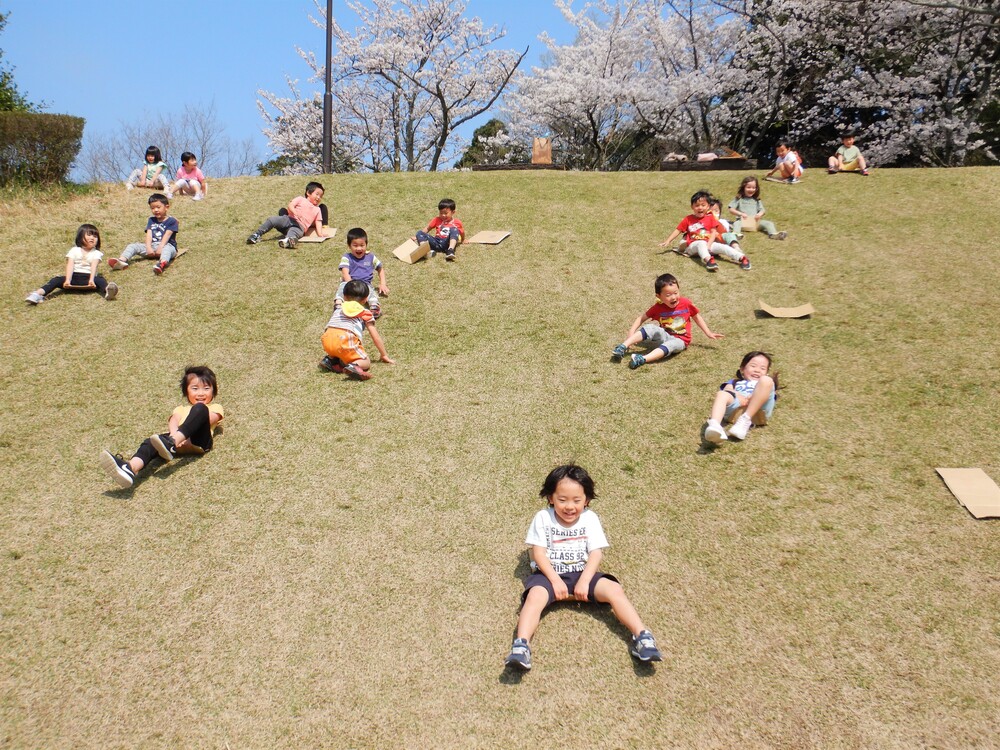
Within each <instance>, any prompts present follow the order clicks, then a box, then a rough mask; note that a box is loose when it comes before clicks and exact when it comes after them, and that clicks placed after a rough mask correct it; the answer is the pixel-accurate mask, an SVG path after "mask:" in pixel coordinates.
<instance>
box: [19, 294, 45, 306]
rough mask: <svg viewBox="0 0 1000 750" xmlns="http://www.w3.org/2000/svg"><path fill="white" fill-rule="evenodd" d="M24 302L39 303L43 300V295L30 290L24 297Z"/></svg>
mask: <svg viewBox="0 0 1000 750" xmlns="http://www.w3.org/2000/svg"><path fill="white" fill-rule="evenodd" d="M24 301H25V302H30V303H31V304H33V305H40V304H41V303H42V302H44V301H45V297H43V296H42V295H40V294H39V293H38V292H32V293H31V294H29V295H28V296H27V297H25V298H24Z"/></svg>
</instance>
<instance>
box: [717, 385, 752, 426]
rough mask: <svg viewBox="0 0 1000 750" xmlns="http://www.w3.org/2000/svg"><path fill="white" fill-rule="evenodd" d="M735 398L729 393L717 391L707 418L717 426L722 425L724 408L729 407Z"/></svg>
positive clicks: (724, 414)
mask: <svg viewBox="0 0 1000 750" xmlns="http://www.w3.org/2000/svg"><path fill="white" fill-rule="evenodd" d="M735 398H736V396H734V395H733V394H731V393H727V392H726V391H719V392H718V393H716V394H715V401H714V402H712V411H711V413H710V414H709V416H708V418H709V419H712V420H714V421H716V422H718V423H719V424H722V418H723V417H724V416H726V408H727V407H728V406H729V404H731V403H732V402H733V399H735ZM758 408H759V407H758Z"/></svg>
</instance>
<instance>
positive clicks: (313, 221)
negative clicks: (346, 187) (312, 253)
mask: <svg viewBox="0 0 1000 750" xmlns="http://www.w3.org/2000/svg"><path fill="white" fill-rule="evenodd" d="M322 200H323V186H322V185H320V184H319V183H318V182H310V183H308V184H307V185H306V193H305V195H304V196H301V195H300V196H299V197H298V198H293V199H292V200H291V202H290V203H289V204H288V213H287V214H285V215H284V216H280V215H279V216H271V217H269V218H267V219H265V220H264V223H263V224H261V225H260V226H259V227H258V228H257V231H256V232H254V233H253V234H251V235H250V236H249V237H247V244H248V245H256V244H257V243H258V242H260V240H261V238H262V237H263V236H264V235H265V234H267V233H268V232H270V231H271V230H272V229H277V230H278V231H279V232H281V234H282V235H283V236H282V238H281V239H280V240H278V246H279V247H283V248H286V249H291V248H293V247H295V245H296V244H297V243H298V241H299V239H300V238H301V237H302V236H303V235H305V234H306V232H308V231H309V230H314V231H315V232H316V233H317V234H319V233H320V232H321V231H322V229H323V216H322V214H321V213H320V210H319V204H320V201H322Z"/></svg>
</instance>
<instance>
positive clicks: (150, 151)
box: [146, 146, 163, 161]
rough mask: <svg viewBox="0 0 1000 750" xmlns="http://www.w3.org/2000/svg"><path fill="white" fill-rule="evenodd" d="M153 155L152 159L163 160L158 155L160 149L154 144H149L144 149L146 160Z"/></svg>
mask: <svg viewBox="0 0 1000 750" xmlns="http://www.w3.org/2000/svg"><path fill="white" fill-rule="evenodd" d="M150 156H152V157H153V161H163V157H162V156H160V149H158V148H157V147H156V146H150V147H149V148H147V149H146V161H149V157H150Z"/></svg>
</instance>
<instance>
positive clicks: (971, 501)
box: [934, 469, 1000, 518]
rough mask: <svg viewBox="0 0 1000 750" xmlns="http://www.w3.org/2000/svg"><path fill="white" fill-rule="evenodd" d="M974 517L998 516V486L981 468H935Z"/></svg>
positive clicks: (999, 506) (999, 510)
mask: <svg viewBox="0 0 1000 750" xmlns="http://www.w3.org/2000/svg"><path fill="white" fill-rule="evenodd" d="M934 471H936V472H937V473H938V474H940V475H941V478H942V479H943V480H944V483H945V484H946V485H948V489H949V490H951V492H952V494H953V495H954V496H955V497H956V498H958V502H960V503H961V504H962V505H964V506H965V508H966V510H968V511H969V513H971V514H972V515H973V516H975V517H976V518H1000V487H997V484H996V482H994V481H993V480H992V479H990V477H989V475H987V473H986V472H985V471H983V470H982V469H935V470H934Z"/></svg>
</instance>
